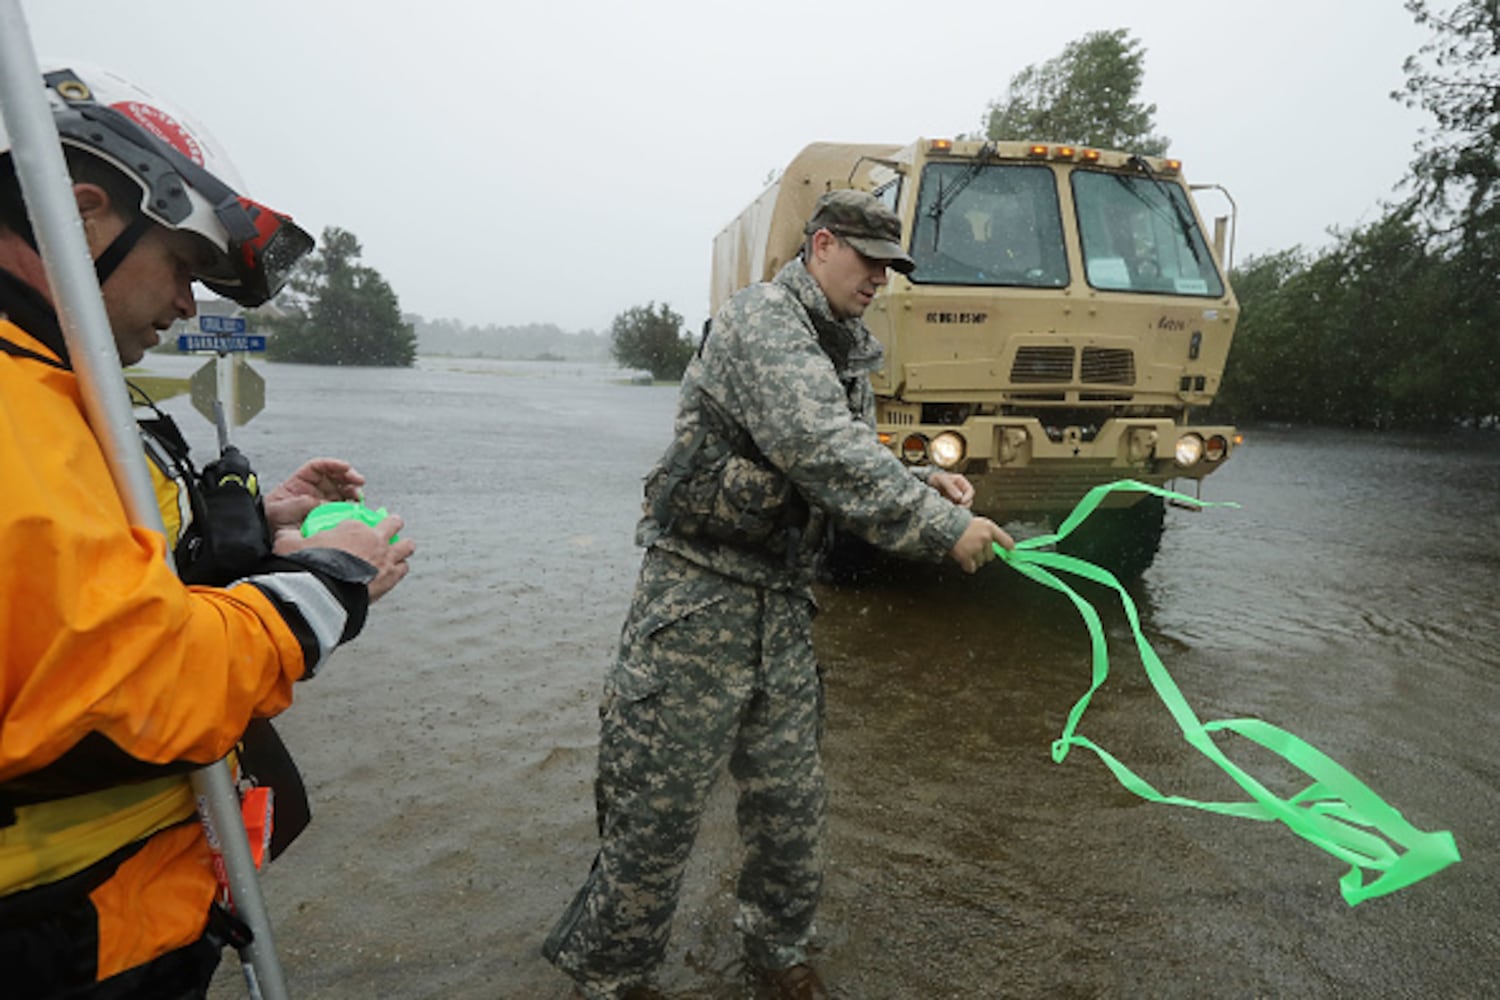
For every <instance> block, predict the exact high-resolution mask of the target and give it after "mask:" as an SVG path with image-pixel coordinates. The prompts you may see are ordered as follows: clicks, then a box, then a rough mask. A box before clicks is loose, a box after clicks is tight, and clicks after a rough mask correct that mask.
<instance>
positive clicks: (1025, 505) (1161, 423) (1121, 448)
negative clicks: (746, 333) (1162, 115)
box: [710, 139, 1239, 576]
mask: <svg viewBox="0 0 1500 1000" xmlns="http://www.w3.org/2000/svg"><path fill="white" fill-rule="evenodd" d="M840 187H849V188H857V189H861V190H866V191H869V192H871V193H873V194H874V195H875V196H876V197H878V198H880V199H881V200H882V201H883V202H884V203H885V204H886V205H887V206H888V207H890V208H891V209H892V210H893V211H894V212H895V213H896V214H897V215H898V216H899V217H900V218H901V220H902V233H903V243H904V246H905V247H906V250H907V252H908V253H909V254H910V255H911V257H912V258H913V260H915V261H916V269H915V270H914V271H913V272H912V274H910V275H909V276H903V275H900V274H894V273H893V274H892V275H891V276H890V282H889V284H887V286H886V287H885V288H884V289H883V290H882V292H881V294H880V295H878V296H877V298H876V299H875V301H874V302H873V303H872V304H871V306H870V308H869V309H868V310H867V311H866V313H865V317H864V319H865V322H866V324H867V325H868V326H869V328H870V330H871V332H872V333H873V334H874V335H875V336H876V337H877V338H878V339H879V340H880V341H881V343H882V344H883V345H884V347H885V352H886V353H885V366H884V368H883V369H882V370H881V371H880V372H878V373H877V374H875V375H874V376H873V377H872V383H873V385H874V388H875V392H876V394H877V397H878V411H877V412H878V416H877V422H878V428H877V430H878V433H879V435H880V440H881V441H882V442H883V443H885V444H886V446H887V447H889V448H891V450H892V451H893V452H894V453H895V454H896V455H897V457H899V458H900V459H901V460H902V461H904V462H906V463H908V464H912V465H919V464H931V465H936V466H939V467H941V468H944V469H949V470H953V471H956V472H962V473H963V474H964V475H966V476H967V477H968V478H969V479H970V480H971V481H972V482H973V483H974V485H975V489H976V497H975V502H974V508H975V510H976V511H978V512H980V513H983V514H985V515H987V516H990V517H993V518H995V519H996V520H999V521H1002V522H1006V521H1023V522H1038V521H1045V522H1050V523H1052V524H1053V525H1055V524H1056V523H1057V521H1058V520H1059V518H1060V517H1061V516H1062V515H1064V514H1066V513H1067V511H1068V510H1070V509H1071V508H1072V506H1073V505H1074V504H1075V503H1077V501H1078V500H1079V499H1080V498H1081V497H1082V496H1083V494H1084V493H1085V492H1087V491H1088V490H1089V489H1090V488H1091V487H1093V486H1096V485H1098V484H1100V483H1104V482H1109V481H1112V480H1116V479H1136V480H1140V481H1142V482H1147V483H1151V484H1153V485H1165V484H1168V483H1170V482H1171V481H1173V480H1189V479H1190V480H1194V481H1195V482H1194V483H1193V484H1192V487H1193V488H1195V489H1196V488H1198V485H1199V482H1201V480H1202V479H1203V478H1205V477H1206V476H1208V475H1210V474H1212V473H1213V472H1214V471H1216V470H1217V469H1219V468H1220V467H1222V466H1223V464H1224V463H1225V462H1226V461H1227V460H1228V459H1229V457H1230V455H1231V453H1232V452H1233V449H1234V447H1235V445H1236V442H1237V435H1236V432H1235V429H1234V428H1233V427H1229V426H1224V425H1219V424H1206V423H1199V422H1197V421H1196V420H1195V419H1194V411H1195V410H1201V409H1202V408H1203V407H1206V406H1207V405H1208V404H1209V403H1210V402H1211V401H1212V400H1213V397H1214V394H1215V393H1216V392H1217V391H1218V388H1219V384H1220V381H1221V379H1222V377H1223V373H1224V364H1225V360H1226V358H1227V356H1228V352H1229V345H1230V342H1231V340H1232V339H1233V335H1234V328H1235V322H1236V319H1237V317H1238V313H1239V308H1238V304H1237V303H1236V301H1235V298H1234V293H1233V291H1232V290H1231V289H1230V287H1229V282H1228V278H1227V267H1225V266H1224V265H1223V264H1222V263H1221V262H1222V261H1223V259H1224V257H1225V250H1224V243H1225V237H1226V233H1227V231H1228V229H1227V226H1225V225H1223V224H1222V223H1221V225H1220V226H1218V227H1216V236H1215V238H1214V239H1213V240H1209V239H1207V238H1206V237H1205V235H1204V230H1203V226H1202V223H1201V220H1200V218H1199V216H1198V210H1197V206H1196V204H1195V201H1194V197H1193V193H1192V190H1191V189H1190V188H1189V187H1188V185H1187V183H1186V182H1185V181H1184V179H1183V177H1182V168H1181V164H1180V163H1179V162H1178V161H1176V160H1170V159H1162V158H1156V157H1147V156H1140V155H1136V154H1131V153H1127V152H1120V151H1112V150H1098V149H1090V148H1085V147H1077V146H1069V145H1062V144H1049V143H1030V142H1027V143H1021V142H979V141H950V140H946V139H932V140H928V139H919V140H918V141H916V142H914V143H912V144H910V145H906V146H899V147H898V146H884V145H851V144H835V143H817V144H813V145H811V146H809V147H807V148H806V149H804V150H803V151H802V153H801V154H799V155H798V156H797V157H796V159H794V160H793V161H792V162H791V164H789V165H788V166H787V168H786V169H785V170H784V171H783V172H782V174H781V176H780V177H779V179H778V180H777V181H776V182H775V183H773V184H772V185H771V186H770V187H769V188H768V189H767V190H766V191H765V192H763V193H762V194H761V196H760V197H759V198H757V199H756V201H755V202H753V203H752V204H751V205H750V206H749V207H748V208H747V209H746V210H745V211H744V212H743V213H741V215H740V216H739V217H738V218H737V219H735V220H734V222H732V223H730V225H729V226H727V227H725V229H724V230H723V231H722V232H721V233H720V234H719V236H718V237H717V239H716V240H715V245H714V274H713V287H712V292H711V295H710V299H711V304H712V306H713V308H714V309H715V311H717V309H718V307H719V306H720V305H721V304H722V302H723V301H724V300H725V299H727V298H728V296H729V295H730V294H732V293H733V292H734V291H736V290H738V289H739V288H740V287H743V286H744V285H747V284H749V283H751V282H753V281H763V280H766V279H768V278H770V277H771V276H772V275H774V274H775V272H776V270H777V269H779V268H780V266H781V265H782V264H783V263H784V262H785V261H787V260H789V259H791V258H792V257H794V256H796V254H797V252H798V251H799V249H800V247H801V243H802V239H803V237H802V231H801V230H802V225H803V223H804V222H805V221H806V219H807V218H808V216H809V215H810V214H811V212H812V207H813V204H814V202H815V201H816V200H817V198H818V196H819V195H821V194H823V193H824V192H825V191H828V190H832V189H834V188H840ZM1110 501H1111V503H1112V504H1114V505H1115V506H1113V507H1111V508H1108V509H1104V510H1101V511H1100V513H1099V514H1096V515H1095V516H1094V517H1092V518H1090V520H1089V521H1088V522H1086V523H1085V525H1084V526H1083V528H1084V529H1085V530H1082V531H1080V532H1078V533H1075V535H1074V536H1070V538H1069V539H1068V540H1065V542H1064V544H1063V547H1064V548H1068V549H1070V550H1071V551H1075V552H1076V553H1077V554H1079V555H1082V556H1084V557H1086V558H1092V559H1094V560H1095V561H1100V562H1102V563H1104V564H1106V565H1109V566H1110V567H1111V568H1113V569H1115V570H1116V571H1117V572H1120V573H1122V574H1124V575H1127V576H1129V575H1134V574H1137V573H1139V572H1140V571H1142V570H1143V569H1145V568H1146V566H1149V564H1150V561H1151V558H1152V557H1154V555H1155V552H1156V550H1157V546H1158V544H1159V542H1160V539H1161V534H1162V528H1163V523H1164V520H1163V518H1164V508H1163V505H1162V503H1161V501H1160V500H1159V498H1156V497H1153V496H1148V495H1144V494H1139V493H1115V494H1111V497H1110Z"/></svg>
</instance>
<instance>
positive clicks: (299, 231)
mask: <svg viewBox="0 0 1500 1000" xmlns="http://www.w3.org/2000/svg"><path fill="white" fill-rule="evenodd" d="M215 213H216V214H217V215H218V217H219V221H220V222H222V223H223V224H224V228H225V229H226V230H228V232H229V253H228V254H227V255H226V256H225V258H224V260H223V261H222V262H221V266H222V267H223V268H224V269H225V270H224V271H217V270H216V271H215V273H202V274H195V275H193V277H195V278H197V279H198V280H199V281H201V282H203V284H205V285H206V286H208V288H210V289H211V290H212V291H214V292H217V293H218V294H220V295H222V296H224V297H225V298H227V299H233V300H234V301H235V302H238V303H239V304H240V305H242V306H258V305H261V304H263V303H265V302H266V301H268V300H269V299H271V298H272V297H273V296H274V295H275V294H276V293H277V292H279V291H281V288H282V286H283V285H285V284H286V282H287V279H288V278H290V277H291V275H292V271H293V270H295V269H296V266H297V262H298V261H299V260H301V259H302V258H303V257H304V256H306V255H307V253H308V251H310V250H311V249H312V248H313V238H312V237H311V236H309V235H308V234H307V231H306V230H304V229H303V228H302V227H301V226H299V225H297V224H296V223H295V222H293V221H292V219H291V216H288V215H282V214H281V213H280V212H276V211H273V210H272V209H269V208H267V207H266V206H264V205H262V204H260V203H259V202H256V201H252V200H251V199H249V198H246V197H243V196H239V195H237V196H235V197H234V198H233V200H230V201H226V202H223V203H221V204H220V205H218V207H217V208H216V209H215Z"/></svg>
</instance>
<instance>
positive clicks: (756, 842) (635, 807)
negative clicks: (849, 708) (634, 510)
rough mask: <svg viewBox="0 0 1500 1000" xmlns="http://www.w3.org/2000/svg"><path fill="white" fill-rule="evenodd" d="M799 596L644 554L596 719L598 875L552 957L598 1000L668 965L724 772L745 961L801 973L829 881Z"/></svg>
mask: <svg viewBox="0 0 1500 1000" xmlns="http://www.w3.org/2000/svg"><path fill="white" fill-rule="evenodd" d="M812 611H813V609H812V605H811V602H810V601H808V600H807V599H806V598H802V597H798V596H796V595H791V594H784V593H780V592H777V591H771V590H766V589H764V588H761V587H756V586H753V585H750V584H745V583H741V582H738V581H735V580H730V579H728V578H726V577H723V576H721V575H719V574H717V573H714V572H711V571H709V570H706V569H703V568H701V567H699V566H697V565H695V564H694V563H691V562H688V561H687V560H685V559H682V558H681V557H679V556H675V555H672V554H669V553H664V552H661V551H659V550H655V549H652V550H648V552H647V554H646V557H645V560H644V562H643V563H642V567H641V575H640V581H639V583H638V585H637V588H636V592H635V596H634V598H633V600H632V603H631V608H630V613H629V615H628V617H627V618H626V622H625V627H624V629H623V631H622V633H621V638H620V651H619V655H618V657H617V659H616V661H615V665H614V668H613V669H612V670H611V672H610V675H609V678H608V680H607V682H606V684H605V692H604V700H603V704H602V705H601V707H600V719H601V732H600V743H599V770H598V778H597V781H596V786H595V790H596V796H597V805H598V820H599V834H600V847H599V852H598V854H597V855H596V856H595V859H594V865H593V869H592V870H591V871H590V872H589V876H588V879H587V881H586V882H585V883H584V885H583V888H582V889H580V890H579V892H578V894H577V896H576V897H575V898H574V900H573V902H572V904H571V905H570V906H569V907H568V909H567V911H566V912H565V913H564V914H563V917H562V919H561V920H560V921H559V922H558V924H557V926H556V927H555V928H553V930H552V933H551V934H550V935H549V937H548V938H547V941H546V943H545V944H544V946H543V949H542V950H543V954H545V955H546V957H547V958H548V959H549V960H551V961H552V962H553V963H554V964H555V965H557V966H558V967H559V968H561V969H562V970H563V971H565V972H567V973H568V974H569V975H571V976H572V977H573V979H574V980H575V981H576V982H577V983H578V985H579V987H580V988H581V989H582V990H583V992H584V994H585V995H586V996H588V997H590V998H596V997H612V996H616V995H618V994H619V993H620V992H621V991H623V990H624V989H626V988H628V987H630V986H633V985H637V984H641V983H643V982H646V981H647V980H648V979H649V978H650V977H651V975H652V973H653V972H654V970H655V969H656V968H657V966H659V965H660V964H661V961H662V958H663V956H664V954H665V952H666V947H667V939H668V936H669V934H670V931H671V924H672V916H673V913H674V911H675V910H676V907H677V896H678V890H679V889H680V887H681V885H682V874H683V870H684V868H685V866H686V864H687V861H688V855H689V852H690V851H691V850H692V846H693V841H694V839H695V838H696V836H697V833H698V825H699V819H700V817H701V815H702V812H703V807H704V803H705V801H706V799H707V797H708V794H709V791H710V790H711V788H712V787H713V784H714V781H715V779H716V778H717V776H718V775H719V774H720V773H721V772H722V771H723V769H724V767H725V765H726V764H727V765H728V768H729V772H730V774H732V775H733V777H734V779H735V781H736V783H737V785H738V792H739V798H738V803H737V808H736V817H737V820H738V825H739V834H740V840H741V842H742V844H743V847H744V863H743V867H742V868H741V870H740V873H739V880H738V887H737V895H738V899H739V914H738V916H737V918H736V921H735V922H736V925H737V926H738V927H739V929H740V931H741V932H742V933H743V934H744V938H745V945H746V950H747V953H748V956H749V959H750V961H751V962H752V963H755V964H757V965H759V966H761V967H764V968H768V969H778V968H785V967H787V966H790V965H794V964H796V963H797V962H800V961H803V960H804V959H805V957H806V946H807V943H808V939H809V937H810V935H811V933H812V921H813V913H814V910H815V909H816V907H817V903H818V897H819V895H820V894H821V891H822V883H823V831H824V814H825V810H826V805H827V791H826V788H825V783H824V777H823V764H822V759H821V757H820V756H819V752H818V743H819V738H820V735H821V727H822V682H821V679H820V677H819V673H818V667H817V663H816V661H815V659H814V656H813V648H812V631H811V629H812Z"/></svg>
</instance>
